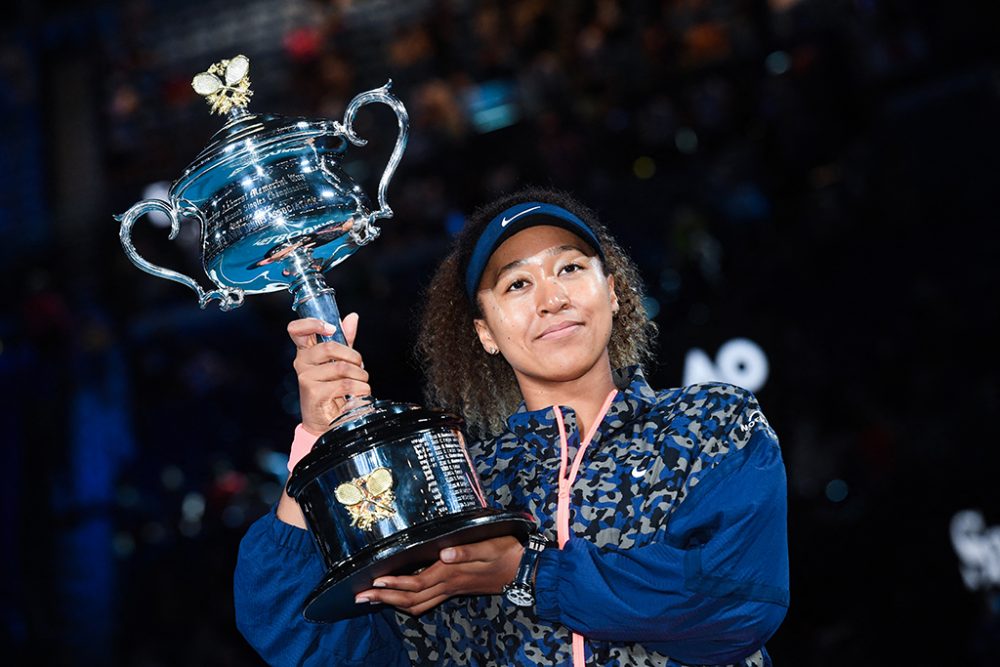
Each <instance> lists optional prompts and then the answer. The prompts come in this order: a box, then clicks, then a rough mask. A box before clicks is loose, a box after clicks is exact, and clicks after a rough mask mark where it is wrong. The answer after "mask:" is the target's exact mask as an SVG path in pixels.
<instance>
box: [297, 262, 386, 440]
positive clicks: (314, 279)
mask: <svg viewBox="0 0 1000 667" xmlns="http://www.w3.org/2000/svg"><path fill="white" fill-rule="evenodd" d="M291 260H292V261H291V265H292V266H293V267H294V271H295V275H296V276H297V278H296V279H295V281H294V282H292V283H291V284H290V285H289V286H288V291H290V292H291V293H292V297H293V298H294V301H293V302H292V310H294V311H295V312H296V313H297V314H298V315H299V317H315V318H317V319H320V320H323V321H324V322H329V323H330V324H332V325H334V326H335V327H337V330H336V331H334V332H333V335H331V336H324V335H317V336H316V337H317V338H318V339H319V340H320V342H324V343H325V342H329V341H336V342H338V343H340V344H341V345H347V344H348V343H347V338H346V337H345V336H344V326H343V324H342V323H341V321H340V310H339V309H338V308H337V300H336V299H335V298H334V294H335V292H334V290H333V288H332V287H330V286H329V285H327V284H326V279H325V278H323V274H322V273H320V272H319V271H317V270H316V269H315V268H313V264H312V262H311V261H310V258H309V257H308V256H304V255H303V254H300V253H298V252H297V253H294V255H293V256H292V257H291ZM374 402H375V399H374V398H372V397H371V396H348V397H347V404H346V405H344V408H343V412H341V415H340V417H338V418H337V419H336V420H335V421H334V423H338V422H341V421H345V420H349V419H353V418H355V417H357V416H358V415H360V414H362V413H363V412H366V411H367V410H368V409H370V408H371V406H372V404H373V403H374Z"/></svg>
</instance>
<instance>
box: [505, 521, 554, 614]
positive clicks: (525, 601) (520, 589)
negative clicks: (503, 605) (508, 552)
mask: <svg viewBox="0 0 1000 667" xmlns="http://www.w3.org/2000/svg"><path fill="white" fill-rule="evenodd" d="M546 544H547V543H546V541H545V538H544V537H542V535H541V534H540V533H532V534H531V535H530V536H529V537H528V544H526V545H525V547H524V553H523V554H522V555H521V564H520V565H518V566H517V574H516V575H514V581H512V582H510V583H509V584H507V585H506V586H504V587H503V594H504V595H506V596H507V599H508V600H510V601H511V602H513V603H514V604H516V605H517V606H518V607H530V606H531V605H533V604H535V569H536V568H537V567H538V557H539V556H540V555H541V553H542V551H544V550H545V545H546Z"/></svg>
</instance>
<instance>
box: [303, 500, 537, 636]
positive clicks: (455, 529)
mask: <svg viewBox="0 0 1000 667" xmlns="http://www.w3.org/2000/svg"><path fill="white" fill-rule="evenodd" d="M534 526H535V522H534V521H533V520H532V519H531V517H530V516H528V515H527V514H523V513H520V512H510V511H502V510H495V509H479V510H473V511H469V512H462V513H460V514H455V515H452V516H449V517H444V518H441V519H435V520H433V521H428V522H427V523H424V524H420V525H416V526H413V527H411V528H408V529H406V530H402V531H400V532H398V533H396V534H394V535H393V536H392V537H390V538H388V539H387V540H384V541H382V542H381V543H379V544H375V545H371V546H370V547H369V548H367V549H364V550H362V551H360V552H358V553H356V554H355V555H353V556H352V557H351V558H349V559H347V560H346V561H344V562H343V563H341V564H339V565H338V566H337V567H335V568H333V569H332V570H331V571H329V572H328V573H327V576H326V577H325V578H324V579H323V582H322V583H321V584H320V585H319V586H317V587H316V589H315V590H314V591H313V592H312V593H311V594H310V595H309V597H308V598H307V599H306V606H305V610H304V611H303V616H305V618H306V620H308V621H313V622H319V623H328V622H330V621H338V620H341V619H345V618H351V617H354V616H362V615H364V614H369V613H371V612H372V611H374V610H376V609H379V608H380V607H378V606H375V605H369V604H364V603H362V604H357V603H355V602H354V597H355V596H356V595H357V594H358V593H360V592H361V591H366V590H368V589H370V588H371V587H372V582H373V581H374V580H375V579H376V578H378V577H381V576H385V575H392V574H404V573H405V574H409V573H411V572H413V571H414V570H417V569H419V568H421V567H424V566H426V565H430V564H431V563H433V562H434V561H436V560H437V558H438V553H439V552H440V551H441V549H444V548H446V547H451V546H456V545H460V544H469V543H471V542H480V541H482V540H487V539H490V538H492V537H500V536H502V535H514V536H516V537H518V538H519V539H520V540H522V541H524V540H526V539H527V536H528V534H529V533H530V532H531V531H532V530H533V529H534Z"/></svg>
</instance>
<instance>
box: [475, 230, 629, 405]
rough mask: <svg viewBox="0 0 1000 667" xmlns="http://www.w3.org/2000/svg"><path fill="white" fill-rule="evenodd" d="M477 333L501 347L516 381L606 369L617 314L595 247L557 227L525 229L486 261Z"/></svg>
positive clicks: (610, 285)
mask: <svg viewBox="0 0 1000 667" xmlns="http://www.w3.org/2000/svg"><path fill="white" fill-rule="evenodd" d="M477 297H478V299H479V304H480V306H481V308H482V312H483V317H482V319H478V320H476V321H475V325H476V332H477V333H478V334H479V340H480V341H481V342H482V344H483V347H484V348H485V349H486V350H487V351H488V352H489V351H491V350H493V349H495V348H496V349H499V350H500V353H501V354H502V355H503V356H504V358H505V359H506V360H507V362H508V363H509V364H510V365H511V367H513V369H514V374H515V375H516V376H517V379H518V382H519V383H520V384H521V385H522V388H523V387H524V381H525V380H534V381H542V382H566V381H570V380H575V379H577V378H580V377H582V376H583V375H585V374H586V373H587V372H588V371H590V370H592V369H594V368H595V367H596V366H597V365H598V364H599V363H604V364H605V365H607V363H608V361H607V355H608V341H609V340H610V339H611V321H612V317H613V315H614V313H615V312H616V311H617V309H618V297H617V295H616V294H615V290H614V277H613V276H606V275H604V271H603V270H602V268H601V261H600V259H599V258H598V257H597V256H596V254H595V252H594V250H593V249H592V248H591V247H590V246H589V245H588V244H587V243H586V242H584V241H583V240H582V239H580V238H579V237H578V236H576V235H575V234H573V233H572V232H569V231H567V230H565V229H562V228H561V227H553V226H548V225H539V226H535V227H529V228H528V229H525V230H524V231H521V232H518V233H517V234H514V235H513V236H511V237H510V238H509V239H507V240H506V241H504V242H503V243H502V244H501V245H500V247H499V248H497V249H496V251H495V252H494V253H493V256H492V257H490V261H489V263H488V264H487V265H486V270H485V271H484V272H483V277H482V280H480V283H479V292H478V294H477Z"/></svg>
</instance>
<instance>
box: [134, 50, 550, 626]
mask: <svg viewBox="0 0 1000 667" xmlns="http://www.w3.org/2000/svg"><path fill="white" fill-rule="evenodd" d="M249 69H250V61H249V59H247V58H246V56H242V55H240V56H236V57H234V58H231V59H229V60H223V61H221V62H219V63H216V64H214V65H212V66H211V67H210V68H209V69H208V70H207V71H206V72H202V73H201V74H198V75H197V76H195V77H194V80H193V81H192V86H193V87H194V89H195V90H196V91H197V92H198V93H199V94H201V95H203V96H204V97H205V98H206V99H207V100H208V102H209V103H210V104H211V106H212V112H213V113H219V114H222V115H225V116H226V123H225V125H223V127H222V128H221V129H220V130H219V131H218V132H216V133H215V135H214V136H213V137H212V139H211V141H210V142H209V144H208V146H206V147H205V149H204V150H202V151H201V153H199V154H198V156H197V157H196V158H195V160H194V162H192V163H191V164H190V165H189V166H188V167H187V169H185V170H184V173H183V175H182V176H181V177H180V178H179V179H178V180H177V181H175V182H174V183H173V184H172V185H171V187H170V190H169V194H168V199H167V200H166V201H163V200H159V199H147V200H144V201H141V202H138V203H137V204H135V205H134V206H132V207H131V208H130V209H129V210H128V211H126V212H125V213H124V214H122V215H120V216H116V217H115V219H116V220H118V221H119V222H121V231H120V236H121V242H122V246H123V247H124V248H125V253H126V254H127V255H128V258H129V259H130V260H132V262H133V263H134V264H135V265H136V266H138V267H139V268H140V269H142V270H143V271H146V272H147V273H150V274H152V275H154V276H157V277H159V278H166V279H167V280H173V281H175V282H179V283H181V284H183V285H187V286H188V287H190V288H191V289H193V290H194V291H195V292H196V293H197V294H198V303H199V304H200V305H201V307H202V308H204V307H205V306H206V305H207V304H208V303H209V302H210V301H212V300H213V299H218V300H219V302H220V304H219V305H220V307H221V308H222V309H223V310H229V309H231V308H236V307H238V306H240V305H241V304H242V303H243V299H244V297H245V295H247V294H260V293H264V292H273V291H276V290H281V289H287V290H289V291H290V292H291V293H292V297H293V302H292V308H293V309H294V310H295V312H296V313H298V314H299V315H300V316H301V317H316V318H319V319H321V320H324V321H327V322H330V323H332V324H334V325H335V326H336V331H335V333H334V334H333V335H331V336H320V339H321V340H325V341H329V340H336V341H337V342H340V343H343V344H345V345H346V344H347V341H346V339H345V338H344V334H343V332H342V330H341V326H340V313H339V311H338V309H337V303H336V300H335V299H334V292H333V290H332V289H331V288H330V287H329V286H327V284H326V281H325V279H324V278H323V272H324V271H326V270H327V269H329V268H331V267H333V266H335V265H337V264H339V263H340V262H342V261H344V260H345V259H347V258H348V257H350V256H351V255H352V254H354V252H355V251H357V250H358V248H360V247H361V246H363V245H365V244H367V243H369V242H371V241H372V240H373V239H375V238H376V237H377V236H378V233H379V229H378V227H377V226H376V225H375V221H377V220H378V219H380V218H389V217H392V209H391V208H389V205H388V204H387V203H386V200H385V192H386V188H387V187H388V185H389V180H390V179H391V178H392V175H393V173H394V172H395V170H396V167H397V165H398V164H399V160H400V158H401V157H402V154H403V149H404V148H405V147H406V139H407V132H408V126H409V125H408V117H407V113H406V109H405V108H404V107H403V104H402V103H401V102H400V101H399V100H398V99H397V98H396V97H395V96H394V95H392V93H390V92H389V86H390V83H391V82H390V83H387V84H386V85H384V86H382V87H381V88H377V89H375V90H370V91H368V92H365V93H361V94H360V95H358V96H356V97H355V98H354V99H353V100H351V102H350V104H348V106H347V110H346V111H345V113H344V119H343V121H330V120H326V119H306V118H289V117H284V116H278V115H273V114H254V113H250V112H249V111H247V108H246V107H247V104H248V103H249V100H250V96H251V95H252V94H253V93H252V91H251V90H250V79H249ZM373 102H379V103H382V104H386V105H388V106H389V107H390V108H392V110H393V111H394V112H395V113H396V118H397V121H398V125H399V134H398V136H397V138H396V144H395V147H394V148H393V150H392V154H391V155H390V157H389V162H388V164H387V165H386V167H385V171H384V172H383V173H382V178H381V180H380V181H379V186H378V204H379V208H378V209H377V210H374V211H373V210H371V207H370V206H369V204H368V199H367V197H366V196H365V194H364V193H363V192H362V190H361V188H360V187H359V186H358V184H357V183H355V182H354V180H353V179H352V178H351V177H350V176H349V175H348V174H347V172H346V171H345V170H344V168H343V165H342V161H343V158H344V154H345V152H346V150H347V148H348V144H353V145H355V146H364V145H365V144H366V143H367V142H366V141H365V140H364V139H362V138H360V137H358V136H357V134H355V133H354V130H353V127H352V124H353V122H354V117H355V115H356V114H357V112H358V110H359V109H360V108H361V107H362V106H364V105H366V104H370V103H373ZM156 211H158V212H161V213H164V214H166V215H167V216H168V217H169V219H170V236H169V238H171V239H173V238H175V237H176V235H177V233H178V232H179V230H180V224H181V222H182V221H184V220H191V221H197V222H198V223H199V224H200V226H201V233H202V238H201V248H202V262H203V267H204V270H205V273H206V275H207V276H208V278H209V280H211V282H212V283H213V284H214V286H215V289H211V290H204V289H203V288H202V287H201V285H200V284H199V283H198V282H197V281H196V280H194V279H193V278H191V277H189V276H186V275H184V274H182V273H178V272H177V271H172V270H169V269H165V268H162V267H159V266H156V265H154V264H152V263H150V262H148V261H146V260H145V259H143V258H142V257H141V256H140V255H139V253H138V252H137V251H136V249H135V246H134V245H133V243H132V227H133V225H134V224H135V223H136V221H137V220H138V219H139V218H140V217H142V216H143V215H145V214H147V213H150V212H156ZM287 490H288V493H289V495H290V496H292V497H293V498H295V500H296V501H298V503H299V505H300V507H301V508H302V512H303V515H304V516H305V519H306V523H307V524H308V526H309V529H310V532H311V533H312V535H313V537H314V541H315V544H316V547H317V549H318V550H319V553H320V555H321V556H322V558H323V560H324V562H325V564H326V568H327V572H326V575H325V576H324V578H323V580H322V581H321V582H319V585H318V586H317V588H316V590H314V591H313V592H312V594H311V595H310V596H309V598H308V599H307V601H306V606H305V609H304V610H303V613H304V615H305V617H306V618H308V619H309V620H313V621H331V620H336V619H339V618H346V617H348V616H353V615H358V614H361V613H366V612H367V611H369V610H368V609H365V608H364V607H367V605H356V604H354V595H355V594H356V593H357V592H359V591H361V590H365V589H367V588H370V587H371V584H372V581H373V580H374V579H375V578H376V577H379V576H382V575H385V574H393V573H399V572H406V571H411V570H413V569H416V568H419V567H421V566H423V565H426V564H428V563H430V562H433V561H434V560H435V559H436V558H437V553H438V551H439V550H440V549H442V548H444V547H447V546H451V545H455V544H462V543H468V542H473V541H478V540H482V539H487V538H490V537H495V536H499V535H508V534H516V535H518V536H519V537H521V538H522V539H524V538H525V537H526V535H527V533H528V532H529V531H530V530H531V528H532V527H533V521H532V520H531V518H530V516H529V515H527V514H526V513H521V512H516V511H501V510H496V509H491V508H490V507H488V504H487V501H486V499H485V498H484V496H483V493H482V488H481V485H480V483H479V479H478V477H477V475H476V472H475V468H474V466H473V464H472V460H471V459H470V457H469V454H468V451H467V449H466V446H465V439H464V435H463V433H462V422H461V420H460V419H459V418H457V417H455V416H453V415H449V414H447V413H443V412H439V411H434V410H428V409H426V408H422V407H419V406H416V405H412V404H404V403H395V402H391V401H377V400H375V399H373V398H372V397H353V398H352V399H351V400H350V401H349V402H348V406H347V407H346V408H345V410H344V413H343V414H342V415H341V416H340V417H339V418H338V419H337V420H336V421H335V422H334V423H333V424H332V425H331V427H330V430H328V431H327V432H326V433H325V434H324V435H323V436H322V437H321V438H320V439H319V440H318V441H317V443H316V445H315V446H314V448H313V450H312V452H310V453H309V454H308V455H307V456H305V457H304V458H303V459H302V460H301V461H300V462H299V463H298V465H297V466H296V468H295V471H294V472H293V473H292V475H291V477H290V479H289V480H288V485H287Z"/></svg>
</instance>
